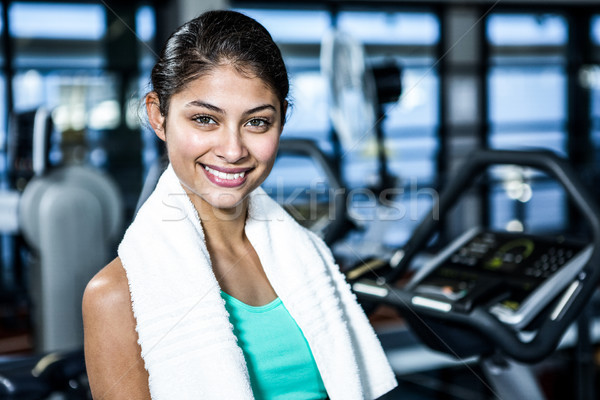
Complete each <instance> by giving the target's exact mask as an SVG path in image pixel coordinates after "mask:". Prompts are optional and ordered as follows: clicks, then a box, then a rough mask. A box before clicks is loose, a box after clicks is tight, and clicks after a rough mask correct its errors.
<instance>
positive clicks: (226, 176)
mask: <svg viewBox="0 0 600 400" xmlns="http://www.w3.org/2000/svg"><path fill="white" fill-rule="evenodd" d="M204 169H205V170H206V171H208V173H210V174H212V175H214V176H216V177H217V178H220V179H226V180H228V181H231V180H236V179H240V178H243V177H244V176H245V175H246V171H242V172H237V173H235V174H228V173H225V172H221V171H217V170H216V169H212V168H210V167H208V166H206V165H205V166H204Z"/></svg>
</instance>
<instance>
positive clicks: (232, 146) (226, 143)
mask: <svg viewBox="0 0 600 400" xmlns="http://www.w3.org/2000/svg"><path fill="white" fill-rule="evenodd" d="M215 153H216V155H217V156H218V157H219V158H221V159H222V160H224V161H226V162H227V163H229V164H235V163H237V162H239V161H241V160H243V159H244V158H246V156H247V155H248V149H247V148H246V146H245V144H244V141H243V138H242V135H241V132H240V131H239V130H237V129H228V130H227V131H226V132H223V136H221V137H220V138H219V143H218V144H217V146H216V147H215Z"/></svg>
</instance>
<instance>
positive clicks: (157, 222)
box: [83, 11, 396, 400]
mask: <svg viewBox="0 0 600 400" xmlns="http://www.w3.org/2000/svg"><path fill="white" fill-rule="evenodd" d="M152 85H153V90H152V91H151V92H150V93H149V94H148V95H147V96H146V109H147V112H148V117H149V121H150V123H151V125H152V127H153V128H154V130H155V132H156V134H157V135H158V137H159V138H160V139H161V140H163V141H164V142H165V143H166V146H167V154H168V157H169V161H170V164H169V166H168V168H167V170H166V171H165V172H164V173H163V175H162V177H161V179H160V181H159V183H158V185H157V187H156V189H155V191H154V193H153V194H152V195H151V196H150V197H149V198H148V200H147V201H146V203H144V205H143V206H142V207H141V209H140V210H139V212H138V214H137V216H136V218H135V220H134V222H133V223H132V224H131V226H130V227H129V229H128V230H127V232H126V234H125V237H124V238H123V241H122V242H121V245H120V246H119V256H118V257H117V258H116V259H115V260H114V261H113V262H112V263H110V264H109V265H108V266H106V267H105V268H104V269H103V270H102V271H100V272H99V273H98V274H97V275H96V276H95V277H94V278H93V279H92V280H91V282H90V283H89V284H88V287H87V289H86V291H85V294H84V299H83V313H84V329H85V353H86V364H87V370H88V375H89V380H90V385H91V388H92V392H93V394H94V398H100V399H104V398H110V399H148V398H152V399H155V400H156V399H159V400H160V399H189V398H202V399H253V398H258V399H275V398H285V399H298V400H300V399H324V398H331V399H344V400H348V399H356V400H358V399H374V398H377V397H379V396H381V395H383V394H384V393H386V392H387V391H389V390H391V389H392V388H393V387H394V386H395V385H396V380H395V377H394V374H393V372H392V371H391V369H390V367H389V364H388V363H387V360H386V357H385V354H384V353H383V350H382V348H381V345H380V344H379V341H378V340H377V337H376V336H375V334H374V332H373V329H372V328H371V326H370V325H369V323H368V320H367V318H366V317H365V315H364V313H363V312H362V309H361V308H360V306H359V305H358V304H357V303H356V298H355V297H354V296H353V295H352V293H351V292H350V289H349V286H348V285H347V284H346V282H345V280H344V278H343V275H342V274H341V273H340V271H339V270H338V268H337V266H336V265H335V262H334V261H333V257H332V255H331V253H330V251H329V249H327V247H326V246H325V244H324V243H323V242H322V241H321V240H320V239H319V238H317V237H316V236H315V235H314V234H312V233H311V232H310V231H308V230H306V229H304V228H302V227H301V226H300V225H298V224H297V223H296V222H295V221H294V220H293V219H292V218H291V217H290V216H289V215H287V214H286V213H285V212H284V211H283V209H282V208H281V207H280V206H279V205H277V203H275V202H274V201H273V200H272V199H271V198H270V197H269V196H267V194H266V193H265V191H264V190H262V189H261V188H260V185H261V184H262V183H263V182H264V181H265V179H266V178H267V176H268V175H269V173H270V171H271V169H272V167H273V163H274V160H275V156H276V154H277V148H278V144H279V137H280V135H281V133H282V130H283V126H284V120H285V113H286V108H287V100H286V97H287V95H288V88H289V83H288V78H287V72H286V68H285V65H284V63H283V60H282V58H281V54H280V52H279V49H278V48H277V46H276V45H275V43H274V42H273V40H272V39H271V37H270V35H269V33H268V32H267V31H266V30H265V29H264V28H263V27H262V26H261V25H260V24H258V23H257V22H256V21H254V20H253V19H251V18H249V17H247V16H245V15H242V14H240V13H237V12H232V11H213V12H208V13H205V14H203V15H201V16H200V17H198V18H196V19H194V20H192V21H190V22H188V23H187V24H185V25H183V26H182V27H180V28H179V29H178V30H177V31H176V32H175V33H174V34H173V35H172V36H171V37H170V38H169V40H168V42H167V44H166V46H165V48H164V50H163V52H162V54H161V57H160V59H159V61H158V62H157V64H156V66H155V67H154V69H153V71H152ZM174 212H175V215H174Z"/></svg>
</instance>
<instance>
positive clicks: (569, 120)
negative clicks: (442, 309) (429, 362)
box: [0, 0, 600, 355]
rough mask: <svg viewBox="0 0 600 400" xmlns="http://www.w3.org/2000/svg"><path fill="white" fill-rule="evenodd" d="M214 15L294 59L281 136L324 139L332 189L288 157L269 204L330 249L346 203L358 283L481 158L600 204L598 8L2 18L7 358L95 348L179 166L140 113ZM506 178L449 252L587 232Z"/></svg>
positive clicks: (1, 270) (0, 254)
mask: <svg viewBox="0 0 600 400" xmlns="http://www.w3.org/2000/svg"><path fill="white" fill-rule="evenodd" d="M215 8H231V9H236V10H239V11H241V12H244V13H246V14H248V15H250V16H252V17H254V18H255V19H257V20H258V21H259V22H261V23H262V24H263V25H265V27H266V28H267V29H268V30H269V31H270V33H271V34H272V36H273V38H274V39H275V41H276V42H277V43H278V44H279V46H280V48H281V50H282V53H283V56H284V58H285V61H286V64H287V67H288V72H289V75H290V79H291V93H290V94H291V100H292V104H293V107H292V109H291V112H290V113H289V116H288V122H287V124H286V126H285V130H284V134H283V138H284V139H285V140H290V141H292V142H293V140H299V141H303V140H307V141H309V142H310V143H311V146H314V148H316V149H317V153H319V154H322V155H324V156H325V158H326V160H327V162H326V163H325V167H327V168H331V171H333V175H330V176H328V175H327V174H328V172H327V171H323V168H324V166H323V165H320V164H319V163H318V162H315V160H314V158H311V157H306V154H300V155H299V154H298V152H297V151H296V150H294V145H292V146H291V147H290V149H291V150H290V151H289V152H288V153H289V154H287V153H286V152H285V151H282V155H281V157H280V159H279V160H278V162H277V164H276V166H275V169H274V172H273V174H272V176H271V177H270V178H269V180H268V181H267V182H266V183H265V187H266V188H268V190H270V193H271V194H272V195H273V196H274V197H275V198H276V199H277V200H278V201H280V202H281V203H282V204H284V205H286V206H287V207H288V208H289V209H290V210H291V211H292V214H293V215H294V212H296V213H297V214H296V215H295V216H297V217H298V218H299V219H301V220H306V223H307V225H311V224H312V226H313V227H315V226H317V227H316V228H315V229H321V231H323V232H326V229H327V228H326V225H328V224H330V223H332V220H333V219H336V218H337V217H339V216H338V215H337V214H336V210H333V211H332V210H331V208H332V204H334V205H335V204H337V203H336V201H337V200H336V199H335V195H334V194H332V191H331V190H329V189H331V188H334V189H336V188H337V189H339V188H342V189H341V192H340V193H343V194H344V200H345V202H344V207H345V211H344V216H343V217H344V219H345V220H346V223H345V224H342V226H341V228H340V227H338V228H336V229H337V231H336V234H335V235H331V236H330V237H328V239H329V240H328V241H329V243H330V244H331V246H332V248H333V249H334V252H335V254H336V256H337V257H338V258H339V260H340V265H341V266H342V267H344V265H346V264H348V265H349V264H352V263H354V262H355V261H356V260H357V259H366V258H368V257H370V256H373V255H376V254H381V253H386V252H390V251H393V250H395V249H397V248H399V247H400V246H402V245H403V244H404V243H405V242H406V241H407V240H408V238H409V237H410V235H411V232H412V231H413V229H414V228H415V226H416V224H417V223H418V221H419V218H420V217H421V216H422V215H423V214H424V213H425V212H426V211H427V210H428V207H430V206H431V204H432V202H433V201H434V200H435V198H436V194H437V193H438V191H439V190H441V189H442V188H443V186H444V184H445V182H447V180H448V178H449V177H450V176H452V173H453V172H455V171H456V168H458V166H460V164H461V163H462V162H463V161H464V160H465V157H468V154H470V152H471V151H472V150H474V149H480V148H491V149H532V148H536V149H539V148H541V149H546V150H550V151H552V152H555V153H557V154H559V155H560V156H562V157H565V158H567V159H568V160H569V161H570V163H572V164H573V165H574V166H575V167H576V169H577V171H578V172H579V173H580V174H581V178H582V179H583V180H584V182H585V183H586V184H587V185H588V186H589V188H590V190H591V191H592V193H593V195H595V196H596V197H597V196H599V195H600V190H599V183H600V180H599V177H600V175H599V174H600V159H599V158H598V153H599V151H600V2H598V1H593V0H589V1H584V0H562V1H561V0H545V1H537V0H523V1H521V0H503V1H491V0H489V1H488V0H461V1H453V0H445V1H444V0H432V1H428V0H423V1H414V0H413V1H410V0H408V1H393V0H386V1H366V0H365V1H358V0H357V1H353V0H347V1H333V0H331V1H329V0H320V1H310V0H309V1H266V0H262V1H260V0H257V1H253V0H231V1H220V0H204V1H203V0H170V1H168V0H164V1H161V0H156V1H131V0H127V1H125V0H121V1H116V0H110V1H83V0H82V1H75V0H73V1H66V0H65V1H61V2H50V1H8V0H3V1H2V2H1V3H0V232H1V235H0V355H9V354H26V355H27V354H39V353H44V352H49V351H55V350H69V349H76V348H79V347H81V344H82V342H81V317H80V315H79V314H78V313H80V303H79V301H80V298H81V293H82V291H83V288H84V287H85V283H86V282H87V280H89V278H90V277H91V276H93V274H94V273H95V272H96V271H98V270H99V269H100V268H101V267H102V266H103V265H105V263H106V262H107V261H109V260H110V259H112V258H114V256H115V255H116V245H117V244H118V242H119V240H120V238H121V237H122V234H123V232H124V230H125V228H126V227H127V225H128V224H129V222H130V221H131V220H132V218H133V216H134V215H135V210H136V208H137V206H138V202H139V199H140V195H141V193H142V191H143V188H144V182H145V181H146V180H147V177H148V176H149V175H150V174H152V173H153V168H155V167H156V165H157V160H159V159H160V157H161V156H162V153H163V149H162V147H161V144H160V143H159V141H158V139H157V138H156V136H155V134H154V132H153V131H152V130H150V129H149V127H148V126H147V124H146V122H145V121H146V119H145V112H144V110H143V108H142V99H143V97H144V95H145V94H146V93H147V92H148V91H149V90H151V87H150V85H149V74H150V70H151V68H152V66H153V64H154V62H155V60H156V57H157V54H158V53H159V52H160V49H161V47H162V44H163V43H164V41H165V40H166V38H167V37H168V35H169V34H170V33H171V32H172V31H173V30H174V29H175V28H176V27H177V26H179V25H180V24H181V23H183V22H185V21H187V20H188V19H190V18H191V17H193V16H195V15H198V14H199V13H201V12H202V11H205V10H208V9H215ZM339 54H342V56H340V55H339ZM382 75H385V76H386V77H387V81H386V80H385V79H384V80H383V81H382V80H381V79H379V78H380V77H381V76H382ZM352 82H354V83H352ZM382 82H383V83H382ZM357 110H358V111H357ZM310 154H313V153H310ZM491 177H492V179H491V183H490V184H489V185H488V186H487V188H486V190H485V192H481V191H480V192H477V193H473V194H472V196H470V198H469V200H468V202H467V203H466V204H465V205H463V207H462V208H460V209H458V210H457V211H456V212H455V213H454V214H453V216H452V219H451V220H450V223H448V224H447V226H446V227H445V230H446V233H447V234H448V235H452V234H453V232H459V231H462V230H464V228H466V227H469V226H471V225H473V224H476V223H477V224H484V225H486V226H489V227H491V228H493V229H498V230H512V231H524V230H525V231H528V232H536V233H556V232H565V231H567V232H568V231H572V230H577V227H578V225H579V223H580V220H581V217H578V216H576V215H574V214H573V212H572V209H571V207H570V205H569V203H568V202H567V201H566V198H565V194H564V193H563V191H562V189H561V188H560V185H558V184H557V183H556V182H554V181H552V180H551V179H548V177H547V176H546V175H544V174H541V173H537V172H536V171H531V170H528V169H523V168H517V167H515V168H498V169H495V170H494V172H493V173H492V174H491ZM333 181H336V182H333ZM57 187H59V190H58V191H57V190H55V189H56V188H57ZM82 187H84V188H85V193H84V191H83V189H82ZM298 188H305V189H306V188H310V189H311V190H312V192H311V191H306V190H301V191H299V190H298ZM390 189H393V190H391V191H390ZM386 190H387V191H386ZM53 191H55V192H57V193H53ZM48 193H50V194H48ZM90 193H91V194H90ZM315 193H317V194H315ZM382 193H383V196H384V198H382ZM313 195H315V196H317V198H318V199H319V202H320V203H322V204H324V206H322V207H321V208H319V209H318V210H316V211H315V210H312V209H308V210H307V209H306V207H309V206H307V204H308V203H307V202H308V200H307V199H309V198H310V196H313ZM388 195H389V196H388ZM78 196H79V197H78ZM385 196H388V197H385ZM47 197H48V198H51V200H47V201H46V200H44V199H46V198H47ZM382 199H383V200H384V201H382ZM48 210H50V211H48ZM307 212H308V213H311V215H310V218H306V215H307V214H306V213H307ZM44 213H49V214H48V215H47V216H44ZM312 214H314V215H312ZM308 220H310V221H308ZM320 225H323V226H320ZM90 232H91V233H90ZM82 260H85V262H84V261H82ZM83 264H86V265H85V266H82V265H83ZM57 299H58V300H57ZM78 307H79V308H78ZM390 326H391V324H390V325H386V329H390V328H389V327H390ZM65 327H70V328H65ZM65 329H66V330H67V331H65Z"/></svg>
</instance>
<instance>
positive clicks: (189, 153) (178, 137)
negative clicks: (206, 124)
mask: <svg viewBox="0 0 600 400" xmlns="http://www.w3.org/2000/svg"><path fill="white" fill-rule="evenodd" d="M169 134H170V135H169ZM169 134H167V149H168V151H169V156H171V157H178V158H182V157H183V158H189V157H192V158H197V157H198V156H199V155H201V154H202V153H204V152H205V151H206V148H207V146H209V145H208V143H207V140H206V139H205V138H204V139H203V138H201V137H200V136H199V135H191V134H185V133H183V132H181V131H179V132H176V133H175V132H173V131H171V132H169Z"/></svg>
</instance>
